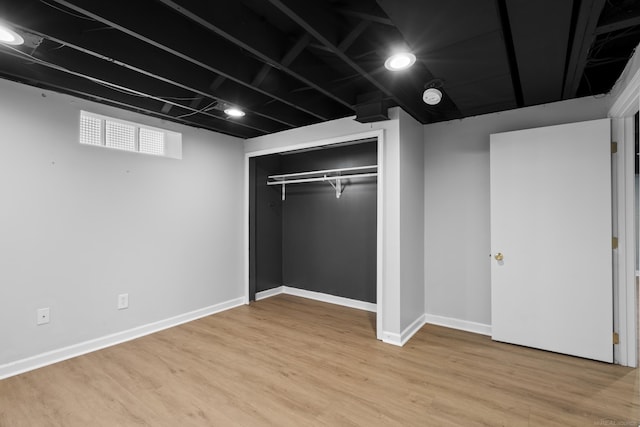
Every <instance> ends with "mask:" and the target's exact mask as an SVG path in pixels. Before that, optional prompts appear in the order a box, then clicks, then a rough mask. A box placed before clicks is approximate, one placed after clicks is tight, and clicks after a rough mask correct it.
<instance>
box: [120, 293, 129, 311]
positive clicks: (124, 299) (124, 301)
mask: <svg viewBox="0 0 640 427" xmlns="http://www.w3.org/2000/svg"><path fill="white" fill-rule="evenodd" d="M125 308H129V294H120V295H118V310H124V309H125Z"/></svg>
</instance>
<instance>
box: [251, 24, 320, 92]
mask: <svg viewBox="0 0 640 427" xmlns="http://www.w3.org/2000/svg"><path fill="white" fill-rule="evenodd" d="M309 39H310V37H309V34H307V33H305V34H303V35H302V37H300V38H298V40H297V41H296V42H295V43H294V45H293V46H292V47H291V49H289V51H288V52H287V53H286V54H285V55H284V57H283V58H282V61H280V62H281V64H282V65H283V66H285V67H288V66H289V65H291V63H292V62H293V61H294V60H295V59H296V58H297V57H298V56H299V55H300V54H301V53H302V51H303V50H304V49H305V48H306V47H307V46H308V45H309ZM271 68H272V66H271V65H269V64H266V63H265V64H264V65H263V66H262V68H261V69H260V71H259V72H258V74H257V75H256V77H255V78H254V79H253V84H254V85H256V86H260V84H261V83H262V81H263V80H264V79H265V78H266V77H267V74H269V71H270V70H271Z"/></svg>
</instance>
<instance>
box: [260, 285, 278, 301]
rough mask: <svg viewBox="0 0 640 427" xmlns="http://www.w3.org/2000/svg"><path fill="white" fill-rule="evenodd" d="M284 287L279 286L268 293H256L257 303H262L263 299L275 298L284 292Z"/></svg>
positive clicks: (267, 291)
mask: <svg viewBox="0 0 640 427" xmlns="http://www.w3.org/2000/svg"><path fill="white" fill-rule="evenodd" d="M282 288H284V286H278V287H277V288H273V289H267V290H266V291H260V292H256V301H260V300H261V299H265V298H269V297H273V296H276V295H280V294H281V293H282V292H283V289H282Z"/></svg>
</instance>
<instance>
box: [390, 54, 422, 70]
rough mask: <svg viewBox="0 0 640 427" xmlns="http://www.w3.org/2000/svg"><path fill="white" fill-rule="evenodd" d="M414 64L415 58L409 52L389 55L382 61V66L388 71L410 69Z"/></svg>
mask: <svg viewBox="0 0 640 427" xmlns="http://www.w3.org/2000/svg"><path fill="white" fill-rule="evenodd" d="M415 62H416V56H415V55H414V54H413V53H411V52H400V53H396V54H395V55H391V56H390V57H388V58H387V60H386V61H384V66H385V68H386V69H387V70H390V71H401V70H406V69H407V68H409V67H411V66H412V65H413V64H415Z"/></svg>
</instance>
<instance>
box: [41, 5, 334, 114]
mask: <svg viewBox="0 0 640 427" xmlns="http://www.w3.org/2000/svg"><path fill="white" fill-rule="evenodd" d="M51 1H53V2H56V3H58V4H60V5H62V6H65V7H67V8H70V9H72V10H73V11H74V12H76V13H81V14H83V15H86V16H88V17H90V18H92V19H94V20H96V21H98V22H101V23H103V24H105V25H108V26H110V27H112V28H114V29H117V30H118V31H121V32H123V33H125V34H127V35H128V36H130V37H133V38H135V39H138V40H141V41H143V42H145V43H147V44H149V45H151V46H154V47H156V48H158V49H160V50H164V51H165V52H168V53H170V54H171V55H173V56H175V57H177V58H180V59H182V60H185V61H188V62H191V63H193V64H195V65H197V66H199V67H201V68H203V69H206V70H208V71H210V72H213V73H216V74H218V75H221V76H223V77H225V79H227V80H230V81H233V82H234V83H237V84H238V85H241V86H244V87H246V88H248V89H251V90H253V91H255V92H258V93H260V94H262V95H265V96H267V97H270V98H272V99H275V100H277V101H279V102H282V103H284V104H286V105H289V106H290V107H292V108H296V109H299V110H301V111H303V112H305V113H307V114H309V115H311V116H314V117H316V118H317V119H320V120H327V119H329V118H331V117H332V115H331V112H332V111H333V110H334V107H331V106H328V105H327V106H326V108H325V107H324V106H323V104H322V102H313V103H312V102H308V103H307V105H305V101H304V100H302V101H301V100H299V99H295V100H294V99H288V96H287V95H283V94H281V93H275V92H273V91H267V90H264V89H262V88H259V87H255V86H253V85H251V81H250V78H249V77H248V76H242V73H241V72H240V73H239V71H241V70H247V71H248V70H250V69H252V68H254V64H249V62H250V61H251V59H250V58H249V57H248V56H246V55H242V53H241V52H240V51H239V50H232V49H230V48H229V46H226V45H224V44H223V43H222V41H221V40H218V39H215V38H211V40H210V43H209V45H210V49H211V51H212V52H216V54H217V56H218V57H219V58H221V59H220V60H219V61H217V62H216V63H212V61H211V55H203V52H202V49H200V47H199V46H198V45H197V44H194V43H190V42H189V41H187V40H185V41H183V40H176V39H174V37H173V34H167V33H165V32H163V30H162V28H164V26H163V25H157V22H153V21H150V22H145V20H141V19H139V18H138V16H141V15H144V13H142V11H141V13H140V14H138V13H131V14H122V13H120V12H119V11H118V8H115V7H114V6H113V5H112V4H110V3H109V2H94V1H90V0H73V2H69V1H66V0H51ZM134 5H135V7H138V8H142V9H144V6H145V5H143V4H142V2H136V3H134ZM156 19H157V17H156ZM171 25H173V26H174V27H175V30H174V33H180V34H186V33H189V32H191V33H193V29H192V28H189V27H185V29H184V31H180V29H179V24H178V22H176V20H172V22H171ZM167 26H169V25H168V24H167ZM281 84H282V85H283V86H286V85H287V82H285V81H282V82H281ZM290 85H291V84H290V83H289V86H290ZM322 108H324V109H325V112H324V113H323V112H319V111H320V110H321V109H322Z"/></svg>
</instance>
